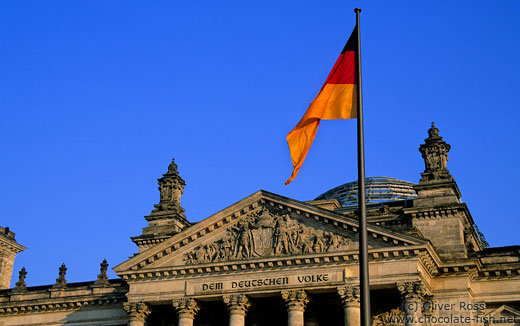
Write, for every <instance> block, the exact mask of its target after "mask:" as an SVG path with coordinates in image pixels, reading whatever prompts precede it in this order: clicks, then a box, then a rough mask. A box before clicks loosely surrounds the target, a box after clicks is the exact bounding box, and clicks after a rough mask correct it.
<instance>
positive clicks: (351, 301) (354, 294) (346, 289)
mask: <svg viewBox="0 0 520 326" xmlns="http://www.w3.org/2000/svg"><path fill="white" fill-rule="evenodd" d="M337 291H338V294H339V297H340V298H341V302H342V303H343V305H344V306H347V305H359V286H353V285H345V286H338V287H337Z"/></svg>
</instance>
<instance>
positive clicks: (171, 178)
mask: <svg viewBox="0 0 520 326" xmlns="http://www.w3.org/2000/svg"><path fill="white" fill-rule="evenodd" d="M157 181H158V182H159V193H160V199H159V204H156V205H154V209H153V210H152V212H151V213H150V215H148V216H145V217H144V218H145V219H146V220H147V221H148V226H147V227H145V228H143V233H142V234H141V235H140V236H137V237H133V238H132V241H133V242H134V243H135V244H137V246H138V247H139V252H141V251H143V250H146V249H148V248H149V247H152V246H154V245H156V244H158V243H161V242H163V241H164V240H166V239H168V238H169V237H171V236H173V235H175V234H177V233H179V232H180V231H182V230H184V229H185V228H187V227H189V226H190V225H191V223H190V222H188V220H187V219H186V215H184V208H182V206H181V196H182V194H183V193H184V186H185V185H186V182H184V180H183V179H182V178H181V176H180V175H179V172H178V170H177V164H175V160H174V159H172V162H171V163H170V165H169V166H168V172H166V173H165V174H163V176H162V178H160V179H157Z"/></svg>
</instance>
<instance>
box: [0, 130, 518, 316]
mask: <svg viewBox="0 0 520 326" xmlns="http://www.w3.org/2000/svg"><path fill="white" fill-rule="evenodd" d="M450 148H451V146H450V145H449V144H447V143H446V142H445V141H444V140H443V139H442V137H441V136H439V130H438V129H437V128H436V127H435V126H434V125H432V127H431V128H430V130H429V131H428V138H426V139H425V142H424V144H422V145H421V146H420V148H419V151H420V153H421V154H422V156H423V158H424V160H425V170H424V172H423V173H422V174H421V179H420V182H419V184H417V185H415V186H414V188H413V189H415V191H416V193H417V197H416V198H413V199H407V200H393V201H387V202H383V203H377V204H370V205H368V207H367V216H368V221H369V224H368V237H369V269H370V289H371V308H372V316H373V325H377V326H380V325H381V326H382V325H459V324H460V325H520V246H510V247H498V248H489V247H488V246H487V244H486V243H485V241H484V240H483V237H482V236H481V234H480V233H479V232H478V229H477V228H476V225H475V223H474V221H473V218H472V216H471V214H470V212H469V209H468V207H467V206H466V205H465V204H464V203H463V202H461V201H460V199H461V194H460V191H459V189H458V187H457V184H456V182H455V179H454V177H453V176H452V175H451V173H450V171H449V170H448V166H447V161H448V152H449V150H450ZM184 185H185V182H184V180H183V179H182V178H181V177H180V175H179V173H178V169H177V165H176V164H175V162H172V163H171V164H170V166H169V167H168V172H167V173H166V174H164V175H163V177H162V178H161V179H159V190H160V201H159V204H157V205H155V207H154V209H153V211H152V213H151V214H150V215H149V216H146V217H145V218H146V220H147V221H148V222H149V225H148V226H147V227H146V228H144V229H143V232H142V234H141V235H139V236H136V237H133V238H132V240H133V241H134V242H135V243H136V244H137V246H138V251H139V252H138V253H137V254H136V255H134V256H133V257H131V258H130V259H128V260H127V261H125V262H123V263H121V264H119V265H118V266H116V267H114V271H115V272H116V274H117V275H118V276H119V277H120V279H117V280H108V278H107V277H106V270H107V268H108V265H107V262H106V261H104V262H102V263H101V265H100V274H99V275H98V278H97V280H95V281H92V282H86V283H73V284H69V283H67V281H66V266H65V265H62V266H61V267H60V268H59V270H58V278H57V280H56V284H54V285H49V286H39V287H30V286H27V285H26V284H25V274H26V271H25V270H23V271H20V273H19V280H18V282H17V283H16V287H15V288H13V289H5V290H0V325H65V324H66V325H69V324H70V325H132V326H144V325H148V326H170V325H180V326H192V325H197V326H199V325H200V326H203V325H232V326H242V325H269V326H277V325H291V326H301V325H348V326H353V325H359V320H360V311H359V309H360V305H359V299H360V298H359V288H358V284H359V278H358V258H359V256H358V255H359V253H358V238H357V232H358V220H357V208H356V207H352V206H347V207H342V206H341V205H340V204H339V202H338V201H337V200H336V199H323V200H313V201H307V202H302V201H297V200H294V199H290V198H286V197H283V196H279V195H276V194H273V193H270V192H267V191H262V190H261V191H258V192H256V193H254V194H253V195H251V196H249V197H246V198H244V199H242V200H240V201H238V202H237V203H235V204H233V205H231V206H230V207H227V208H225V209H224V210H222V211H220V212H218V213H216V214H214V215H212V216H210V217H208V218H206V219H205V220H203V221H201V222H198V223H194V224H192V223H190V222H189V221H188V220H187V218H186V216H185V214H184V209H183V208H182V206H181V204H180V199H181V194H182V192H183V189H184ZM1 271H2V273H3V272H4V270H3V269H2V270H1ZM6 277H7V276H6ZM9 278H10V275H9Z"/></svg>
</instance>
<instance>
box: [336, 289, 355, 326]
mask: <svg viewBox="0 0 520 326" xmlns="http://www.w3.org/2000/svg"><path fill="white" fill-rule="evenodd" d="M338 294H339V297H340V298H341V302H342V303H343V309H344V312H343V316H344V318H345V322H344V325H345V326H359V325H360V323H361V311H360V305H359V287H357V286H352V285H346V286H340V287H338Z"/></svg>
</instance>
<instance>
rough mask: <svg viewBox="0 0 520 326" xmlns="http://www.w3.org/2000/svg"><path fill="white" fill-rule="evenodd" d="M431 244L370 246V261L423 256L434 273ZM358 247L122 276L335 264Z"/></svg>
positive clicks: (351, 257)
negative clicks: (373, 247) (375, 247)
mask: <svg viewBox="0 0 520 326" xmlns="http://www.w3.org/2000/svg"><path fill="white" fill-rule="evenodd" d="M429 246H430V245H429V244H428V245H417V246H403V247H388V248H377V249H370V250H369V258H370V261H371V262H376V261H385V260H399V259H420V260H422V261H424V263H423V264H424V265H425V266H430V265H431V266H432V267H431V271H430V273H432V274H434V273H435V266H434V265H435V264H434V262H435V261H437V260H438V258H436V257H435V256H432V255H431V250H432V249H431V248H429ZM358 259H359V252H358V250H349V251H344V252H333V253H323V254H315V255H302V256H285V257H268V258H263V259H255V260H247V261H229V262H219V263H206V264H200V265H184V266H174V267H161V268H153V269H145V270H138V271H125V272H123V273H120V274H121V277H122V278H123V279H124V280H125V281H127V282H129V283H132V282H141V281H147V280H155V279H176V278H181V277H185V276H190V275H209V274H220V273H224V274H226V273H235V272H237V271H242V272H248V271H249V272H251V271H261V270H273V269H284V268H285V269H286V268H294V267H298V266H334V265H342V264H345V265H346V264H352V263H357V262H358Z"/></svg>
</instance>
